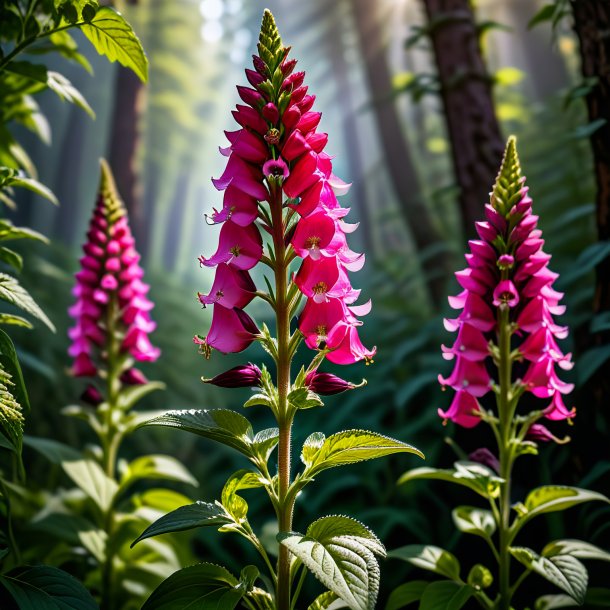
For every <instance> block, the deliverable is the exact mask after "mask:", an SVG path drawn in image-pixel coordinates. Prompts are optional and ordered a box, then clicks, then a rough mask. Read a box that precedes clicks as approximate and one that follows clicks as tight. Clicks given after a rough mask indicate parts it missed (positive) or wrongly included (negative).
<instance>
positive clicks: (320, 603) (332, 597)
mask: <svg viewBox="0 0 610 610" xmlns="http://www.w3.org/2000/svg"><path fill="white" fill-rule="evenodd" d="M338 599H339V598H338V597H337V595H336V594H335V593H333V592H332V591H326V593H322V594H321V595H318V597H316V599H314V601H313V603H311V604H309V606H308V607H307V610H328V608H330V607H331V606H333V607H334V605H335V602H336V601H337V600H338ZM343 607H346V606H343Z"/></svg>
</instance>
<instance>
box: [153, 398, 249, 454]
mask: <svg viewBox="0 0 610 610" xmlns="http://www.w3.org/2000/svg"><path fill="white" fill-rule="evenodd" d="M141 425H143V426H167V427H169V428H178V429H179V430H186V431H187V432H192V433H193V434H198V435H199V436H203V437H205V438H210V439H212V440H214V441H217V442H219V443H222V444H223V445H227V446H229V447H232V448H233V449H237V451H239V452H240V453H243V454H244V455H246V456H248V457H250V455H251V450H250V445H251V443H252V441H253V438H254V436H253V433H252V426H251V425H250V422H249V421H248V420H247V419H246V418H245V417H244V416H243V415H240V414H239V413H236V412H235V411H230V410H229V409H214V410H207V409H204V410H201V411H198V410H194V409H190V410H187V411H168V412H167V413H165V414H164V415H162V416H161V417H155V418H154V419H151V420H149V421H147V422H145V423H144V424H141Z"/></svg>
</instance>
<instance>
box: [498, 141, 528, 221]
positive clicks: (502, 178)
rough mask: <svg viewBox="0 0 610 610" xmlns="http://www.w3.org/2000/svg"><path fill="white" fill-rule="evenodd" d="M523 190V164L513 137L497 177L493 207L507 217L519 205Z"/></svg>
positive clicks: (507, 143) (508, 143) (507, 144)
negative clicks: (518, 201) (520, 194)
mask: <svg viewBox="0 0 610 610" xmlns="http://www.w3.org/2000/svg"><path fill="white" fill-rule="evenodd" d="M522 188H523V179H522V177H521V164H520V162H519V155H518V154H517V138H516V137H515V136H514V135H511V136H510V137H509V138H508V140H507V142H506V148H505V149H504V156H503V157H502V163H501V165H500V171H499V172H498V176H497V177H496V181H495V184H494V187H493V191H492V195H491V205H492V206H493V207H494V209H495V210H497V211H498V212H499V213H500V214H502V215H504V216H506V215H508V213H509V212H510V210H511V208H512V207H513V206H514V205H515V203H517V200H518V199H519V193H521V189H522Z"/></svg>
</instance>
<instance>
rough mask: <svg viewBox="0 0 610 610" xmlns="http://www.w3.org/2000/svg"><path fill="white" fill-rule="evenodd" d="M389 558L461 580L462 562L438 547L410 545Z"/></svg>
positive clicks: (390, 554)
mask: <svg viewBox="0 0 610 610" xmlns="http://www.w3.org/2000/svg"><path fill="white" fill-rule="evenodd" d="M388 558H393V559H402V560H403V561H407V562H409V563H410V564H412V565H414V566H417V567H418V568H422V569H424V570H430V571H431V572H436V573H437V574H440V575H441V576H445V577H446V578H449V579H450V580H459V579H460V562H459V561H458V560H457V557H455V555H453V554H452V553H450V552H449V551H446V550H445V549H441V548H440V547H438V546H432V545H430V544H428V545H425V544H409V545H408V546H403V547H400V548H398V549H394V550H393V551H390V552H389V553H388Z"/></svg>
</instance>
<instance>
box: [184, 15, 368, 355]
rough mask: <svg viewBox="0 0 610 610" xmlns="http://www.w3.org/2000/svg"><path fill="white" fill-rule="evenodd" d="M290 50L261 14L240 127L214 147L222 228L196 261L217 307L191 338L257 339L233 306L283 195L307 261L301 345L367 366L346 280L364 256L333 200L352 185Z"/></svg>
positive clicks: (302, 276)
mask: <svg viewBox="0 0 610 610" xmlns="http://www.w3.org/2000/svg"><path fill="white" fill-rule="evenodd" d="M289 50H290V49H289V48H286V47H283V46H282V42H281V38H280V36H279V33H278V32H277V28H276V26H275V22H274V20H273V17H272V15H271V14H270V13H268V12H266V13H265V16H264V17H263V24H262V28H261V36H260V39H259V44H258V55H255V56H253V67H254V70H246V78H247V80H248V83H249V85H250V86H238V87H237V91H238V94H239V97H240V98H241V101H242V102H243V103H242V104H238V105H237V108H236V110H235V111H234V112H233V117H234V118H235V120H236V122H237V123H238V125H239V129H237V130H235V131H226V132H225V135H226V137H227V140H228V143H229V144H228V146H226V147H221V148H220V152H221V154H222V155H224V156H225V157H227V164H226V167H225V170H224V172H223V173H222V175H221V176H220V177H219V178H218V179H215V180H213V183H214V186H215V187H216V188H217V189H218V190H221V191H224V201H223V207H222V209H221V210H214V213H213V214H212V215H211V221H212V222H214V223H224V224H223V227H222V229H221V231H220V237H219V244H218V248H217V251H216V252H215V253H214V254H213V255H212V256H210V257H209V258H206V257H204V256H201V257H200V258H199V262H200V264H201V265H202V266H207V267H215V268H216V277H215V280H214V282H213V286H212V288H211V290H210V292H209V294H207V295H204V294H199V300H200V301H201V303H202V304H203V305H204V306H206V305H213V306H214V314H213V321H212V329H211V330H210V333H209V334H208V335H207V337H206V338H200V337H198V338H196V340H195V342H196V343H197V344H199V345H201V346H202V351H203V352H204V353H205V354H209V348H212V347H213V348H215V349H219V350H220V351H224V352H227V351H241V350H242V349H245V348H246V347H247V346H248V345H249V344H250V342H251V341H253V340H254V339H255V338H256V336H257V333H256V332H254V330H253V328H254V327H255V325H254V322H253V321H252V320H251V319H250V318H248V320H249V321H248V320H247V321H246V322H244V320H245V318H244V317H243V316H241V317H240V315H239V314H238V312H240V311H241V310H242V309H243V308H244V307H246V305H247V304H248V303H249V302H250V301H251V300H252V298H254V296H256V293H257V291H256V288H255V287H254V284H253V283H252V280H251V279H250V276H249V271H250V270H251V269H252V268H253V267H255V266H256V264H257V263H258V262H259V261H261V259H262V258H263V240H262V237H261V233H260V231H259V225H262V226H263V228H264V229H265V230H266V231H268V232H270V227H269V223H268V222H266V221H267V220H269V218H267V216H268V212H267V207H266V204H267V203H269V205H271V201H272V195H273V194H274V193H278V192H279V193H281V194H282V195H284V196H285V197H286V198H287V201H286V202H285V204H284V207H285V208H287V210H286V211H287V212H288V214H287V217H286V226H285V243H286V245H288V244H290V246H289V250H290V253H291V254H290V256H291V257H293V256H294V255H296V256H297V257H299V258H301V259H303V260H302V261H301V265H300V268H299V270H298V272H297V273H296V274H295V275H294V277H293V282H294V283H295V284H296V286H297V287H298V289H299V290H300V291H301V292H302V294H303V295H304V296H305V297H306V304H305V308H304V310H303V312H302V314H301V316H300V317H299V322H298V327H299V330H300V331H301V333H302V334H303V335H304V337H305V342H306V344H307V345H308V346H309V347H310V348H311V349H314V350H317V349H320V348H325V349H327V350H329V351H328V354H327V358H328V359H329V360H330V361H332V362H335V363H338V364H350V363H353V362H357V361H359V360H365V361H366V362H367V363H368V362H369V361H371V360H372V358H373V356H374V354H375V349H367V348H366V347H365V346H364V345H363V344H362V342H361V341H360V338H359V336H358V327H359V326H361V325H362V322H361V321H360V320H359V319H358V317H359V316H361V315H363V313H365V312H366V311H368V308H369V307H368V306H367V307H364V308H363V307H360V308H359V307H358V306H354V303H355V301H356V300H357V298H358V296H359V291H358V290H355V289H354V288H352V285H351V283H350V280H349V277H348V272H350V271H357V270H359V269H360V268H361V267H362V266H363V264H364V255H362V254H359V253H356V252H353V251H352V250H350V248H349V246H348V244H347V239H346V234H347V233H350V232H351V231H353V230H354V229H355V228H356V226H357V225H350V224H348V223H346V222H345V220H344V218H345V216H346V215H347V214H348V212H349V209H347V208H343V207H342V206H341V205H340V204H339V201H338V197H339V196H341V195H344V194H346V193H347V192H348V190H349V187H350V185H349V184H347V183H346V182H344V181H343V180H341V179H340V178H338V177H337V176H336V175H335V174H334V173H333V167H332V157H331V156H330V155H329V154H328V153H326V152H325V151H324V149H325V147H326V144H327V141H328V135H327V134H325V133H320V132H318V126H319V123H320V119H321V116H322V115H321V113H319V112H315V111H314V110H312V108H313V104H314V101H315V97H314V96H313V95H309V94H308V89H307V86H306V85H305V84H304V79H305V73H304V72H295V66H296V61H295V60H292V59H288V57H287V56H288V52H289ZM257 222H258V224H257ZM265 260H266V261H267V259H266V258H265ZM242 313H243V312H242ZM244 315H245V314H244ZM246 317H247V316H246ZM212 330H213V331H214V332H212Z"/></svg>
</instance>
